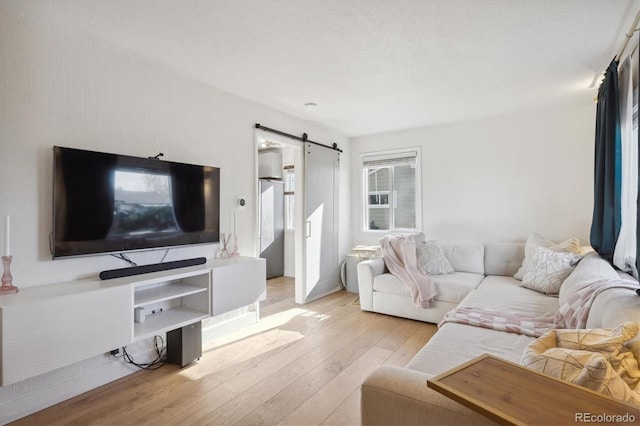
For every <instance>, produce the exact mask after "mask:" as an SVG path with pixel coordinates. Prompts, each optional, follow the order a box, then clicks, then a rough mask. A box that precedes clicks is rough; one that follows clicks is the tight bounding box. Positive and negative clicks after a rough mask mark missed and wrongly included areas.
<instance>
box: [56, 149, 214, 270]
mask: <svg viewBox="0 0 640 426" xmlns="http://www.w3.org/2000/svg"><path fill="white" fill-rule="evenodd" d="M53 152H54V167H53V170H54V177H53V244H52V255H53V258H54V259H55V258H57V257H65V256H82V255H90V254H102V253H118V252H124V251H131V250H148V249H154V248H161V247H173V246H183V245H188V244H205V243H216V242H219V241H220V232H219V230H220V169H219V168H217V167H209V166H198V165H194V164H184V163H175V162H170V161H162V160H159V159H154V158H140V157H131V156H127V155H117V154H108V153H102V152H94V151H86V150H81V149H74V148H63V147H58V146H55V147H54V148H53Z"/></svg>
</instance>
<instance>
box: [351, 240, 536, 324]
mask: <svg viewBox="0 0 640 426" xmlns="http://www.w3.org/2000/svg"><path fill="white" fill-rule="evenodd" d="M441 247H442V249H443V251H444V254H445V256H446V258H447V260H448V261H449V263H450V264H451V266H452V267H453V269H454V270H455V273H453V274H446V275H434V276H432V277H431V279H432V280H433V282H434V284H435V286H436V291H437V292H438V294H437V296H436V297H435V303H433V304H432V306H431V307H430V308H428V309H422V308H418V307H415V306H414V305H413V303H412V302H411V298H410V293H409V290H408V289H407V287H406V286H405V285H404V284H403V283H402V281H400V279H399V278H398V277H396V276H394V275H392V274H390V273H389V272H388V271H387V270H386V268H385V265H384V259H383V258H382V257H376V258H373V259H370V260H367V261H364V262H360V263H359V264H358V286H359V293H360V307H361V308H362V309H363V310H365V311H372V312H379V313H381V314H388V315H394V316H398V317H403V318H410V319H414V320H418V321H426V322H433V323H438V322H439V321H440V320H441V319H442V317H443V316H444V314H446V313H447V312H449V311H450V310H451V309H453V308H455V307H456V306H458V305H459V304H460V302H462V300H463V299H464V298H465V297H466V296H467V294H469V292H470V291H471V290H473V289H475V288H476V287H478V285H480V283H481V282H482V281H483V280H484V279H485V276H486V275H498V276H502V275H506V276H512V275H513V274H515V273H516V271H517V270H518V268H519V267H520V266H521V265H522V260H523V259H524V249H525V245H524V244H518V243H494V244H486V245H484V244H479V243H468V244H457V245H451V244H442V245H441Z"/></svg>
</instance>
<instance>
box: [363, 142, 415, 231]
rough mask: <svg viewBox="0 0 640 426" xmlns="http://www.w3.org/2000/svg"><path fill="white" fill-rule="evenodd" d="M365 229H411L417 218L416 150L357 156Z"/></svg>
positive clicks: (413, 228)
mask: <svg viewBox="0 0 640 426" xmlns="http://www.w3.org/2000/svg"><path fill="white" fill-rule="evenodd" d="M361 161H362V172H363V194H364V197H363V198H364V199H363V201H364V230H365V231H378V230H379V231H415V230H417V229H418V227H419V226H418V224H419V219H420V211H419V207H420V201H419V196H420V190H419V186H420V185H419V182H420V168H419V165H420V164H419V161H420V151H419V150H418V149H417V148H412V149H410V150H403V151H387V152H378V153H369V154H364V155H362V156H361Z"/></svg>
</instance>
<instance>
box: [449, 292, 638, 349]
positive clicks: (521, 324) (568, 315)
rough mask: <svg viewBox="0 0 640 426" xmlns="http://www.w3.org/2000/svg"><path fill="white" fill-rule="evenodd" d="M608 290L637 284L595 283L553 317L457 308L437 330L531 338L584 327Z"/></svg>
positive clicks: (569, 299)
mask: <svg viewBox="0 0 640 426" xmlns="http://www.w3.org/2000/svg"><path fill="white" fill-rule="evenodd" d="M611 288H628V289H631V290H636V289H637V288H638V285H637V284H636V283H635V282H634V281H630V280H622V279H620V280H602V281H596V282H594V283H591V285H588V286H586V287H584V288H581V289H580V290H578V291H576V292H575V293H573V294H572V295H571V296H570V297H569V298H568V299H567V301H566V302H565V303H563V304H562V306H560V308H559V309H558V312H556V314H555V315H554V316H547V317H531V316H526V315H518V314H509V313H504V312H500V311H496V310H493V309H485V308H473V307H462V308H456V309H453V310H451V311H449V312H447V314H446V315H445V316H444V318H443V319H442V321H440V324H438V327H442V326H443V325H444V324H445V323H448V322H453V323H458V324H468V325H474V326H477V327H483V328H491V329H493V330H498V331H506V332H508V333H517V334H524V335H526V336H531V337H540V336H542V335H543V334H544V333H546V332H547V331H549V330H552V329H576V328H585V327H586V325H587V318H588V317H589V311H590V310H591V305H592V304H593V301H594V300H595V298H596V296H598V295H599V294H600V293H602V292H603V291H605V290H609V289H611Z"/></svg>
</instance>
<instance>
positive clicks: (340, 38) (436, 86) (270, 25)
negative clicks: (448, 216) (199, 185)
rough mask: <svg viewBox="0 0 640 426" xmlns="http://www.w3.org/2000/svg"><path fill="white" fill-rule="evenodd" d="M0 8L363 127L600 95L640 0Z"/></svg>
mask: <svg viewBox="0 0 640 426" xmlns="http://www.w3.org/2000/svg"><path fill="white" fill-rule="evenodd" d="M0 5H2V6H4V7H9V8H12V9H15V10H16V11H18V12H19V13H21V14H23V15H24V16H27V17H30V18H32V19H35V20H38V21H43V22H46V23H49V24H51V25H55V26H57V27H61V28H65V29H68V30H69V31H71V32H77V33H81V34H85V35H88V36H89V37H93V38H96V39H100V40H103V41H105V42H107V43H109V44H110V45H113V46H114V47H116V48H118V49H122V50H124V51H127V52H130V53H131V54H134V55H138V56H140V57H143V58H145V59H146V60H149V61H152V62H155V63H158V64H160V65H161V66H162V67H164V68H167V69H170V70H172V71H173V72H176V73H178V74H181V75H183V76H186V77H188V78H192V79H194V80H197V81H199V82H202V83H204V84H207V85H210V86H213V87H217V88H219V89H222V90H224V91H227V92H230V93H233V94H236V95H239V96H242V97H244V98H247V99H251V100H254V101H257V102H259V103H262V104H265V105H268V106H270V107H273V108H275V109H278V110H281V111H284V112H287V113H290V114H292V115H294V116H297V117H301V118H303V119H307V120H311V121H315V122H318V123H321V124H324V125H326V126H328V127H330V128H333V129H336V130H338V131H340V132H342V133H344V134H346V135H348V136H359V135H365V134H373V133H380V132H385V131H393V130H399V129H405V128H411V127H418V126H426V125H433V124H439V123H446V122H452V121H460V120H466V119H470V118H475V117H481V116H487V115H493V114H501V113H505V112H507V111H512V110H514V109H526V108H531V107H539V106H542V105H547V104H551V103H557V102H562V101H565V100H567V99H569V98H571V97H574V96H579V95H580V94H581V93H582V94H584V96H589V97H593V95H594V89H589V86H590V85H593V82H594V81H595V80H596V79H597V78H598V76H599V75H600V74H601V73H602V71H603V70H604V69H605V67H606V66H607V64H608V62H609V61H610V60H611V59H612V58H613V56H615V54H616V53H617V51H618V49H619V48H620V46H621V44H622V40H623V37H624V33H625V32H626V31H627V30H628V29H629V26H630V25H631V23H632V21H633V18H634V16H635V14H636V12H637V10H638V9H640V0H615V1H614V0H189V1H186V0H131V1H124V0H0ZM307 102H314V103H317V104H318V106H317V107H316V108H313V109H309V108H305V107H304V104H305V103H307Z"/></svg>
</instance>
